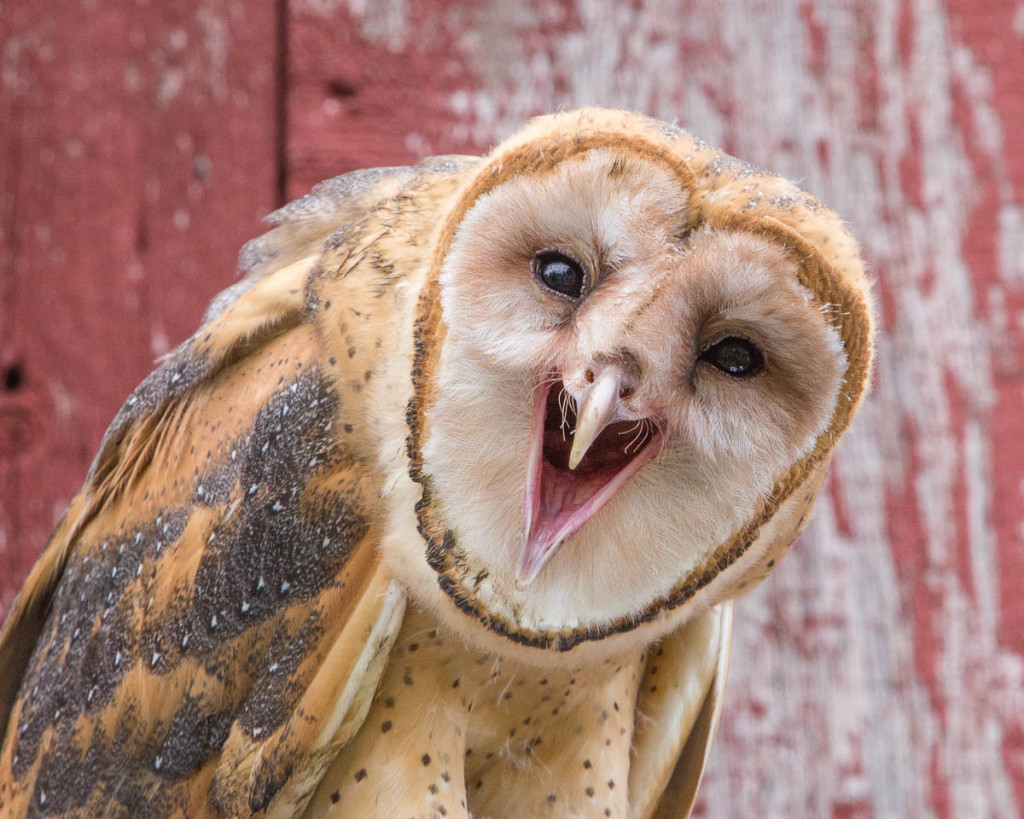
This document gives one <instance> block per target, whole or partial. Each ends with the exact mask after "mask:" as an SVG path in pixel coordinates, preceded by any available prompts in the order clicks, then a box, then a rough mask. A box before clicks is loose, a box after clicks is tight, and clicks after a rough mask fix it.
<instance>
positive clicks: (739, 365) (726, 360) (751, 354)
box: [700, 336, 764, 378]
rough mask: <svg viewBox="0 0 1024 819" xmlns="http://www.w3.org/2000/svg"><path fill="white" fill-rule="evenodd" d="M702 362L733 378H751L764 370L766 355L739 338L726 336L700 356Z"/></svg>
mask: <svg viewBox="0 0 1024 819" xmlns="http://www.w3.org/2000/svg"><path fill="white" fill-rule="evenodd" d="M700 360H701V361H706V362H707V363H708V364H710V365H711V366H712V367H715V368H716V369H718V370H721V371H722V372H723V373H725V374H726V375H731V376H732V377H733V378H749V377H750V376H752V375H757V374H758V373H759V372H761V370H763V369H764V353H762V352H761V351H760V350H759V349H758V347H757V345H756V344H754V342H752V341H747V339H745V338H740V337H739V336H726V337H725V338H723V339H722V340H721V341H716V342H715V343H714V344H712V345H711V346H710V347H708V348H707V349H706V350H705V351H704V352H703V353H701V354H700Z"/></svg>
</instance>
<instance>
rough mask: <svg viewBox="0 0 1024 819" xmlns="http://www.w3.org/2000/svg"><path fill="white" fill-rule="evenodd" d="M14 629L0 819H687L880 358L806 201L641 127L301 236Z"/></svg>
mask: <svg viewBox="0 0 1024 819" xmlns="http://www.w3.org/2000/svg"><path fill="white" fill-rule="evenodd" d="M272 221H273V225H274V226H273V227H272V229H271V230H270V232H269V233H268V234H267V235H266V236H264V237H262V238H260V239H257V240H255V241H254V242H252V243H250V245H248V246H247V248H246V249H245V250H244V252H243V254H242V261H241V266H242V269H243V271H244V274H245V275H244V277H243V278H242V279H241V280H240V281H239V283H237V284H236V285H234V286H233V287H231V288H229V289H228V290H226V291H225V292H224V293H222V294H221V295H220V296H218V297H217V298H216V299H215V300H214V302H213V303H212V304H211V306H210V308H209V310H208V312H207V314H206V316H205V317H204V319H203V322H202V325H201V327H200V328H199V330H198V331H197V332H196V334H195V335H194V336H192V338H190V339H188V340H187V341H186V342H185V343H184V344H183V345H182V346H181V347H180V348H178V350H177V351H175V352H174V353H173V354H172V355H171V356H169V357H168V358H167V359H166V360H165V361H164V362H163V363H162V364H161V366H160V367H159V368H158V369H157V370H156V371H155V372H153V373H152V374H151V375H150V376H149V377H148V378H147V379H146V380H145V381H143V383H142V384H141V385H140V386H139V387H138V389H137V390H136V391H135V392H134V393H133V394H132V395H131V397H129V399H128V400H127V402H126V404H125V405H124V407H123V409H122V410H121V411H120V412H119V413H118V415H117V417H116V418H115V419H114V421H113V423H112V425H111V427H110V429H109V431H108V432H107V434H106V436H105V438H104V440H103V442H102V444H101V446H100V450H99V453H98V454H97V456H96V458H95V461H94V463H93V465H92V467H91V470H90V472H89V474H88V477H87V479H86V482H85V486H84V487H83V489H82V490H81V492H80V493H79V494H78V496H77V497H76V498H75V499H74V501H73V502H72V504H71V506H70V508H69V509H68V511H67V513H66V515H65V517H64V519H63V521H62V522H61V523H60V524H59V526H58V528H57V530H56V532H55V534H54V536H53V539H52V541H51V542H50V544H49V546H48V547H47V549H46V551H45V552H44V553H43V555H42V557H41V558H40V560H39V562H38V564H37V565H36V567H35V568H34V569H33V571H32V573H31V575H30V577H29V579H28V581H27V583H26V585H25V587H24V589H23V590H22V592H21V594H20V596H19V597H18V599H17V601H16V603H15V606H14V608H13V610H12V612H11V613H10V615H9V617H8V618H7V621H6V623H5V625H4V628H3V632H2V635H0V667H2V668H3V670H4V671H3V679H2V682H0V703H2V705H0V736H4V737H5V739H4V742H3V747H2V755H0V813H3V814H4V815H22V814H29V815H38V816H47V815H68V814H70V815H96V816H98V815H102V816H137V815H138V816H142V815H152V816H164V815H176V816H192V817H195V816H206V815H209V816H249V815H258V816H272V817H297V816H340V817H399V816H401V817H405V816H414V817H426V816H430V817H434V816H447V817H460V816H461V817H469V816H474V817H523V816H563V817H565V816H573V817H577V816H585V817H590V816H594V817H608V816H616V817H649V816H684V815H686V814H687V813H688V812H689V809H690V806H691V805H692V803H693V799H694V794H695V792H696V787H697V783H698V782H699V780H700V777H701V774H702V771H703V768H704V764H705V760H706V759H707V755H708V752H709V750H710V747H711V744H712V740H713V736H714V732H715V727H716V725H717V722H718V715H719V708H720V705H721V698H722V690H723V686H724V682H725V672H726V665H727V658H728V646H729V630H730V623H731V611H732V610H731V602H730V601H731V600H732V599H733V598H734V597H735V596H737V595H738V594H740V593H742V592H743V591H744V590H746V589H749V588H751V587H753V586H754V585H756V584H757V583H758V582H760V581H761V580H762V579H763V578H764V577H765V576H766V575H767V574H768V573H769V572H770V571H771V569H772V567H773V566H775V564H776V563H777V561H778V560H779V559H780V558H781V557H782V556H783V554H784V553H785V552H786V550H787V549H788V548H789V546H790V545H791V543H792V542H793V540H794V538H795V537H796V536H797V534H798V533H799V531H800V530H801V528H802V527H803V526H804V524H805V522H806V519H807V515H808V512H809V509H810V507H811V505H812V503H813V500H814V497H815V494H816V492H817V491H818V489H819V487H820V485H821V482H822V480H823V477H824V474H825V471H826V469H827V467H828V463H829V460H830V456H831V453H832V451H833V448H834V447H835V445H836V443H837V441H838V439H839V437H840V436H841V434H842V433H843V432H844V430H845V429H846V428H847V426H848V425H849V423H850V421H851V419H852V417H853V414H854V412H855V410H856V408H857V406H858V403H859V402H860V400H861V398H862V395H863V392H864V389H865V384H866V381H867V377H868V371H869V366H870V359H871V308H870V299H869V290H868V285H867V281H866V278H865V274H864V270H863V265H862V262H861V261H860V257H859V255H858V250H857V247H856V244H855V242H854V240H853V239H852V238H851V236H850V235H849V234H848V232H847V231H846V229H845V228H844V227H843V225H842V223H841V222H840V220H839V218H838V217H837V216H836V215H835V214H834V213H833V212H832V211H830V210H828V209H827V208H825V207H824V206H823V205H822V204H821V203H820V202H819V201H818V200H816V199H814V198H813V197H811V196H809V195H808V194H806V193H803V192H802V191H800V190H799V189H798V188H796V187H795V186H794V185H792V184H791V183H789V182H787V181H785V180H783V179H781V178H779V177H776V176H773V175H770V174H766V173H763V172H761V171H759V170H758V169H756V168H754V167H753V166H751V165H748V164H745V163H742V162H740V161H738V160H735V159H733V158H731V157H729V156H727V155H725V154H724V153H722V152H720V151H718V150H716V149H714V148H712V147H710V146H708V145H706V144H704V143H702V142H700V141H699V140H697V139H695V138H693V137H691V136H690V135H688V134H687V133H685V132H683V131H680V130H678V129H676V128H675V127H673V126H668V125H665V124H662V123H658V122H655V121H652V120H649V119H647V118H644V117H642V116H639V115H635V114H629V113H624V112H619V111H608V110H600V109H584V110H579V111H573V112H568V113H561V114H557V115H553V116H548V117H542V118H540V119H537V120H535V121H533V122H532V123H530V124H529V125H528V126H527V127H525V129H524V130H522V131H521V132H520V133H519V134H517V135H515V136H513V137H511V138H510V139H509V140H507V141H506V142H504V143H502V144H501V145H499V146H498V147H497V148H496V149H495V150H494V151H493V152H492V153H491V154H490V155H489V156H487V157H484V158H475V157H442V158H436V159H430V160H427V161H425V162H423V163H422V164H421V165H419V166H417V167H415V168H392V169H380V170H371V171H362V172H357V173H354V174H349V175H346V176H343V177H340V178H338V179H335V180H333V181H330V182H327V183H324V184H322V185H321V186H320V187H319V188H318V189H317V190H316V191H314V193H312V194H311V195H309V196H307V197H305V198H304V199H301V200H299V201H297V202H295V203H293V204H292V205H289V206H287V207H286V208H284V209H283V210H282V211H280V212H279V213H277V214H276V215H274V216H273V217H272Z"/></svg>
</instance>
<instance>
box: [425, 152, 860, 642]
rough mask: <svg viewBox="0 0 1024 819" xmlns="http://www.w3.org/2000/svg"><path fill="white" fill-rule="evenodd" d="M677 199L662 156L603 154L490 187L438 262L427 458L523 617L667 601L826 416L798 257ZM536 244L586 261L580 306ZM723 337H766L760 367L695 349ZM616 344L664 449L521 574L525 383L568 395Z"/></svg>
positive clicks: (828, 389)
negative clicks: (552, 275)
mask: <svg viewBox="0 0 1024 819" xmlns="http://www.w3.org/2000/svg"><path fill="white" fill-rule="evenodd" d="M686 201H687V198H686V194H685V192H684V191H682V190H680V189H679V187H678V186H677V185H676V184H675V183H674V182H673V180H672V178H671V177H670V175H669V174H668V173H667V172H666V171H664V170H663V169H661V168H659V167H657V166H655V165H654V164H653V163H651V162H648V161H644V160H638V159H630V160H625V159H621V158H616V157H615V156H613V155H611V154H610V153H608V152H605V151H592V152H590V153H589V154H587V155H585V156H584V157H583V158H581V159H577V160H574V161H571V162H565V163H562V164H561V165H559V166H558V167H557V168H556V169H555V170H553V171H552V172H550V173H549V174H547V175H546V176H544V177H542V178H540V179H535V178H530V179H518V178H517V179H513V180H512V181H510V182H508V183H506V184H504V185H501V186H499V187H498V188H496V189H494V190H493V191H491V192H490V193H488V194H486V195H484V196H482V197H481V198H480V199H479V200H478V201H477V203H476V204H475V206H474V207H473V208H472V209H471V210H470V211H469V213H468V214H467V216H466V218H465V219H464V221H463V223H462V225H461V226H460V228H459V230H458V233H457V235H456V239H455V242H454V244H453V246H452V249H451V252H450V254H449V256H448V259H447V261H446V263H445V265H444V267H443V270H442V275H441V280H440V281H441V288H442V289H441V299H442V307H443V314H444V320H445V323H446V325H447V327H448V332H447V336H446V339H445V345H444V348H443V352H442V356H441V363H440V371H439V381H438V384H439V389H438V396H437V399H436V403H435V404H434V406H433V407H432V408H431V410H430V413H429V420H430V430H431V431H430V434H429V437H428V439H427V441H426V443H425V445H424V448H423V461H424V469H425V472H426V473H427V474H429V475H430V476H431V479H432V481H433V483H434V488H435V491H436V496H437V499H438V500H439V502H440V507H441V509H442V510H443V514H444V518H445V524H446V526H448V527H450V528H451V529H452V530H453V531H454V533H455V535H456V538H457V541H458V543H459V545H460V547H461V548H462V549H463V550H464V551H465V553H466V555H467V559H468V560H469V562H470V566H471V567H472V568H473V569H476V568H479V569H481V570H486V572H487V573H488V576H487V580H486V581H485V583H484V584H483V585H482V586H481V588H480V589H479V590H478V593H479V594H480V595H481V596H482V597H484V598H486V601H487V605H488V606H489V607H490V608H492V609H493V610H494V611H496V612H499V613H501V614H502V615H503V616H507V617H510V618H511V619H512V620H514V621H515V622H517V623H518V624H520V625H521V626H523V627H525V628H530V629H537V630H557V629H562V628H567V627H576V626H579V625H600V624H605V623H608V622H609V621H611V620H614V619H617V618H622V617H628V616H630V615H631V614H635V613H637V612H639V611H641V610H643V609H644V608H645V607H646V606H648V605H649V604H650V603H652V602H653V601H654V600H655V599H657V598H658V597H660V596H663V595H666V594H667V593H668V592H669V591H670V589H671V588H672V587H673V586H674V585H675V584H677V583H678V582H679V581H680V579H681V578H683V577H685V576H686V574H687V573H688V572H690V571H692V570H694V569H695V568H696V567H697V566H698V565H699V564H700V562H701V560H702V559H703V558H704V557H705V556H706V555H707V554H708V553H709V552H710V551H711V550H712V549H714V548H715V547H716V546H718V545H719V544H721V543H722V542H724V541H725V540H727V539H728V538H729V537H730V536H731V535H732V534H733V533H734V532H735V531H736V530H737V529H738V528H739V527H741V526H742V525H743V524H744V523H745V522H746V521H748V520H749V519H750V517H751V515H752V514H753V512H754V510H755V508H756V505H757V503H758V501H759V499H760V498H761V497H762V496H764V495H766V494H768V493H770V492H771V490H772V487H773V485H774V483H775V481H776V480H777V479H778V478H779V477H780V476H781V475H782V474H783V473H784V472H785V471H786V469H787V468H788V467H789V466H791V465H792V464H793V463H794V462H796V461H797V460H798V459H799V458H800V457H801V456H802V455H804V454H806V453H807V452H808V451H809V450H810V448H811V447H812V446H813V445H814V442H815V440H816V438H817V436H818V435H819V434H821V433H822V432H823V431H824V429H825V428H826V427H827V425H828V423H829V420H830V418H831V416H832V413H833V410H834V408H835V401H836V396H837V394H838V390H839V387H840V383H841V379H842V375H843V373H844V371H845V368H846V362H845V358H844V356H843V348H842V344H841V342H840V340H839V338H838V336H837V333H836V332H835V330H834V329H833V328H832V327H831V326H830V325H829V324H828V323H827V322H826V320H825V318H824V317H823V315H822V313H821V311H820V310H819V308H818V306H817V305H816V304H815V303H814V300H813V299H812V298H811V297H810V295H809V293H808V291H806V290H805V289H804V288H803V287H802V286H801V285H800V284H799V282H798V281H797V278H796V263H795V262H794V261H793V260H792V259H791V258H789V257H788V256H787V255H786V253H785V252H784V251H783V250H782V249H780V248H778V247H777V246H775V245H773V244H771V243H770V242H769V241H767V240H765V239H762V238H759V237H757V236H754V235H752V234H743V233H731V232H725V231H708V230H698V231H695V232H693V233H692V234H691V233H690V232H689V231H688V230H687V225H686V224H685V222H684V215H683V214H684V211H685V205H686ZM544 250H557V251H560V252H562V253H564V254H566V255H568V256H570V257H572V258H575V259H577V260H579V261H580V262H581V263H582V265H583V266H584V268H585V269H586V270H587V271H588V273H589V275H590V277H591V281H590V285H589V292H586V293H585V294H584V297H583V298H582V299H581V300H580V302H579V304H572V303H571V302H570V301H569V300H566V299H563V298H559V297H558V296H556V295H554V294H552V293H551V292H549V291H546V290H545V288H544V287H542V286H541V285H540V284H539V283H538V281H537V280H536V279H535V278H534V276H533V275H532V273H531V260H532V259H533V257H534V255H535V254H536V253H538V252H539V251H544ZM725 335H735V336H740V337H742V338H745V339H748V340H750V341H752V342H754V343H756V344H757V346H758V347H759V348H760V349H761V350H762V351H763V352H764V355H765V360H766V367H765V371H764V372H763V373H762V374H760V375H756V376H754V377H752V378H749V379H737V378H734V377H732V376H729V375H726V374H724V373H723V372H720V371H719V370H716V369H715V368H714V367H712V366H710V365H709V364H707V363H704V362H701V361H700V360H699V356H700V354H701V352H702V351H703V349H704V348H706V347H707V346H708V345H709V344H712V343H715V341H716V340H717V339H720V338H721V337H723V336H725ZM621 356H626V357H627V358H628V359H629V360H630V361H632V362H633V363H634V364H635V367H636V369H637V371H638V373H639V381H638V384H637V388H636V395H635V397H634V399H633V402H634V404H635V405H636V406H637V407H639V408H640V410H638V412H639V413H640V414H646V415H657V416H658V417H659V418H660V419H661V421H660V424H659V425H660V426H661V427H662V432H663V435H664V438H663V450H662V451H661V453H660V454H659V455H658V456H657V457H656V458H655V459H654V460H653V461H652V462H650V463H648V464H647V465H645V466H644V467H643V468H642V469H641V470H640V471H639V472H638V473H637V474H636V475H634V476H633V477H632V478H631V479H630V480H629V481H628V482H627V483H626V484H625V485H624V486H623V487H622V488H621V489H620V490H619V491H618V492H617V493H616V494H615V496H614V497H613V498H612V499H611V501H610V502H609V503H608V504H607V506H605V507H604V508H603V509H602V510H600V511H599V512H598V513H597V514H596V515H595V516H594V517H593V518H592V519H591V520H590V521H589V522H588V523H586V525H585V526H584V527H583V528H582V529H581V530H580V531H579V532H578V533H577V534H575V535H574V536H573V537H571V538H570V539H569V540H568V541H567V542H565V543H564V544H563V545H562V546H561V547H560V548H559V549H558V551H557V553H556V554H554V556H553V558H551V560H550V562H549V563H548V564H547V565H546V566H545V567H544V568H543V569H542V570H541V572H540V574H539V575H538V576H537V578H536V579H535V580H534V581H533V582H532V583H531V584H530V585H528V586H526V587H525V588H520V587H518V586H517V585H516V582H515V581H516V571H517V562H516V561H517V556H518V554H519V551H520V549H521V546H522V543H523V538H524V532H523V493H524V488H525V484H526V475H527V454H528V451H529V447H530V438H531V426H530V419H531V406H532V393H533V390H534V389H535V388H537V386H538V384H540V383H541V382H542V381H544V380H545V379H546V378H549V377H557V378H560V379H562V380H563V381H564V382H565V385H566V388H567V389H569V390H570V391H573V390H574V389H575V388H576V387H577V386H582V385H583V382H582V379H583V378H584V373H585V372H586V370H587V369H588V368H590V367H592V366H594V364H595V362H600V361H605V360H613V359H616V358H617V357H621ZM641 410H642V411H641ZM625 443H626V441H624V445H625Z"/></svg>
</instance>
